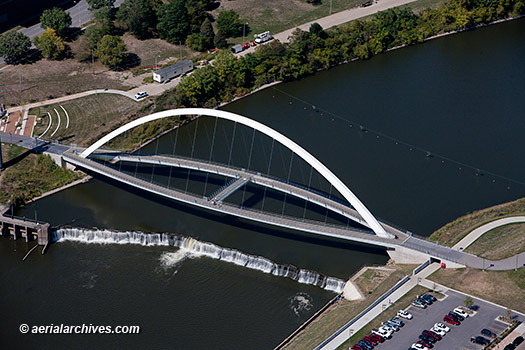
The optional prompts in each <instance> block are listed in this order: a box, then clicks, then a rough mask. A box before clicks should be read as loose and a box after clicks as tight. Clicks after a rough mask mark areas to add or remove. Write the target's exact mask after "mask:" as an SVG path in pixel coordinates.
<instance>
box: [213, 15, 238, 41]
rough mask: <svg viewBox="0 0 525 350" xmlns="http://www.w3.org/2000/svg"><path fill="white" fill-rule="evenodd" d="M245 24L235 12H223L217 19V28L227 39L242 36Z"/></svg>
mask: <svg viewBox="0 0 525 350" xmlns="http://www.w3.org/2000/svg"><path fill="white" fill-rule="evenodd" d="M242 25H243V22H242V21H241V19H240V18H239V14H238V13H237V12H235V11H234V10H227V11H221V12H220V13H219V17H217V28H218V29H219V30H220V31H221V32H222V33H223V34H224V35H225V36H226V37H227V38H231V37H235V36H239V35H241V34H242Z"/></svg>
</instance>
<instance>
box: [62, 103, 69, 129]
mask: <svg viewBox="0 0 525 350" xmlns="http://www.w3.org/2000/svg"><path fill="white" fill-rule="evenodd" d="M60 108H62V110H63V111H64V113H66V129H67V128H69V114H68V113H67V111H66V109H65V108H64V107H62V105H60Z"/></svg>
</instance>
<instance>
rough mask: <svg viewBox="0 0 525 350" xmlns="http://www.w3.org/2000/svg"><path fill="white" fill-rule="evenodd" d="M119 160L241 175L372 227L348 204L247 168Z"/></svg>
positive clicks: (180, 160) (146, 158)
mask: <svg viewBox="0 0 525 350" xmlns="http://www.w3.org/2000/svg"><path fill="white" fill-rule="evenodd" d="M116 158H117V159H118V160H120V161H124V162H139V163H145V164H155V165H163V166H173V167H179V168H184V169H191V170H198V171H204V172H208V173H212V174H217V175H221V176H227V177H232V178H235V177H239V176H242V177H248V178H250V181H251V182H253V183H255V184H258V185H261V186H265V187H268V188H272V189H275V190H277V191H280V192H284V193H287V194H289V195H292V196H295V197H298V198H301V199H304V200H307V201H309V202H312V203H315V204H317V205H320V206H321V207H324V208H327V209H329V210H332V211H334V212H336V213H338V214H341V215H343V216H345V217H347V218H349V219H350V220H353V221H355V222H357V223H359V224H361V225H363V226H365V227H368V224H367V223H366V221H365V220H364V219H363V218H362V217H361V215H360V214H359V213H358V212H357V210H355V209H354V208H352V207H350V206H348V205H347V204H344V203H340V202H337V201H335V200H333V199H330V198H327V197H325V196H324V195H322V194H320V193H316V192H314V191H312V189H309V188H306V187H301V186H299V185H298V184H294V183H287V182H285V181H282V180H280V179H277V178H273V177H270V176H267V175H262V174H261V173H257V172H253V171H249V170H246V169H240V168H234V167H230V166H225V165H222V164H218V163H211V162H209V163H208V162H203V161H200V160H197V159H189V158H185V157H180V156H159V155H157V156H154V155H140V156H137V155H119V156H117V157H116Z"/></svg>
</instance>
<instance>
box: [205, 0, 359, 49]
mask: <svg viewBox="0 0 525 350" xmlns="http://www.w3.org/2000/svg"><path fill="white" fill-rule="evenodd" d="M363 2H365V1H364V0H332V13H335V12H340V11H342V10H347V9H351V8H353V7H356V6H359V5H360V4H361V3H363ZM224 10H235V11H236V12H237V13H238V14H239V16H240V18H241V20H242V21H246V22H247V23H248V26H247V28H248V27H249V29H250V30H249V32H247V33H246V39H245V41H247V40H248V39H250V40H253V35H254V34H258V33H262V32H265V31H267V30H269V31H270V33H273V34H275V33H279V32H282V31H284V30H287V29H290V28H292V27H294V26H298V25H300V24H303V23H307V22H310V21H313V20H315V19H317V18H321V17H325V16H328V15H329V13H330V0H322V3H321V4H320V5H312V4H308V3H307V2H306V1H300V0H273V1H256V0H243V1H222V2H221V5H220V6H219V7H218V8H217V9H216V10H214V11H212V14H213V16H214V17H215V18H217V17H218V16H219V13H220V12H221V11H224ZM229 42H230V43H232V44H238V43H240V42H242V35H241V36H240V37H238V38H234V39H229Z"/></svg>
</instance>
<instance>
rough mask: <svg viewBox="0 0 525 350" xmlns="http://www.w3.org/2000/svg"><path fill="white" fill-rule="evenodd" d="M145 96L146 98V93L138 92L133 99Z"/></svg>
mask: <svg viewBox="0 0 525 350" xmlns="http://www.w3.org/2000/svg"><path fill="white" fill-rule="evenodd" d="M146 96H148V93H147V92H146V91H139V92H137V93H136V94H135V99H136V100H138V99H141V98H143V97H146Z"/></svg>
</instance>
